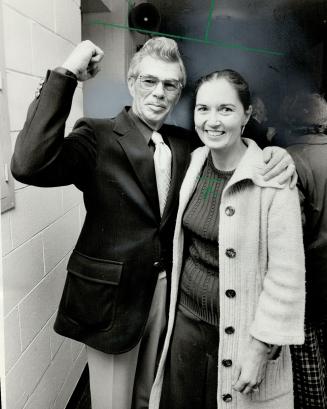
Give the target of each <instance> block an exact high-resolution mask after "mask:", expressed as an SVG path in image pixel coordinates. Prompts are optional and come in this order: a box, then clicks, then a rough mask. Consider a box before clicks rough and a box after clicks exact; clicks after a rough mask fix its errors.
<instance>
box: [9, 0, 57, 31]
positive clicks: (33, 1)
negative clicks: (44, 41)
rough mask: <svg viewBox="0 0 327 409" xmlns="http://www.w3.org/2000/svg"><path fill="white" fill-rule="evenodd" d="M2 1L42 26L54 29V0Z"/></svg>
mask: <svg viewBox="0 0 327 409" xmlns="http://www.w3.org/2000/svg"><path fill="white" fill-rule="evenodd" d="M3 2H4V3H5V4H7V5H9V6H11V7H13V8H15V9H16V10H17V11H19V12H20V13H22V14H24V15H25V16H28V17H30V18H31V19H32V20H35V21H37V22H39V23H40V24H42V25H43V26H45V27H47V28H50V29H52V30H53V29H54V20H55V19H54V0H24V1H22V0H4V1H3Z"/></svg>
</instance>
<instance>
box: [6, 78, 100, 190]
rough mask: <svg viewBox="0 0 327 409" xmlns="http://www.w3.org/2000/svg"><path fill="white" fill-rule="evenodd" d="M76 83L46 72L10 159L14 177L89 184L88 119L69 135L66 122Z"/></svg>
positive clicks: (92, 151)
mask: <svg viewBox="0 0 327 409" xmlns="http://www.w3.org/2000/svg"><path fill="white" fill-rule="evenodd" d="M76 84H77V82H76V81H75V80H74V79H72V78H70V77H66V76H64V75H62V74H59V73H57V72H55V71H49V72H48V74H47V77H46V81H45V83H44V84H43V87H42V90H41V93H40V95H39V97H37V98H36V99H35V100H34V101H33V102H32V104H31V105H30V107H29V110H28V113H27V119H26V121H25V124H24V127H23V129H22V131H21V132H20V133H19V135H18V137H17V141H16V145H15V150H14V154H13V157H12V161H11V170H12V174H13V176H14V177H15V178H16V179H17V180H19V181H21V182H22V183H27V184H31V185H36V186H49V187H50V186H60V185H68V184H71V183H74V184H75V185H76V186H77V187H79V188H80V189H83V186H85V184H87V183H88V179H89V178H90V174H91V173H92V169H93V168H94V165H95V158H96V139H95V135H94V131H93V127H92V121H91V120H90V119H82V120H79V121H78V122H77V123H76V124H75V126H74V129H73V131H72V132H71V133H70V134H69V136H68V137H66V138H65V137H64V133H65V123H66V120H67V117H68V115H69V113H70V109H71V104H72V99H73V95H74V91H75V88H76Z"/></svg>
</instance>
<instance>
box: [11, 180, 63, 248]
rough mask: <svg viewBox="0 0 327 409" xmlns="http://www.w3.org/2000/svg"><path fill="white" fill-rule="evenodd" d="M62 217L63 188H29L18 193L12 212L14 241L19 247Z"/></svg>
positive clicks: (15, 245)
mask: <svg viewBox="0 0 327 409" xmlns="http://www.w3.org/2000/svg"><path fill="white" fill-rule="evenodd" d="M61 215H62V197H61V188H60V187H58V188H38V187H33V186H29V187H27V188H25V189H20V190H17V191H16V207H15V209H14V210H13V211H12V212H11V220H12V222H11V225H12V240H13V245H14V247H17V246H19V245H20V244H22V243H24V241H26V240H28V239H29V238H30V237H32V236H33V235H35V234H36V233H38V232H40V231H41V230H43V229H44V228H45V227H47V226H49V225H50V224H51V223H53V222H54V221H55V220H57V219H58V218H59V217H60V216H61Z"/></svg>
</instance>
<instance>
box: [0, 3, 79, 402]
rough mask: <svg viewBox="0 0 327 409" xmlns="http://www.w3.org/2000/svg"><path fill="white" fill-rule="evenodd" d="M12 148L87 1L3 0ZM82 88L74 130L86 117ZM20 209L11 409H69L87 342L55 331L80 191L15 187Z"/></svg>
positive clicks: (13, 265) (10, 341) (8, 251)
mask: <svg viewBox="0 0 327 409" xmlns="http://www.w3.org/2000/svg"><path fill="white" fill-rule="evenodd" d="M2 3H3V20H4V40H5V59H6V67H7V84H8V100H9V115H10V129H11V137H12V144H13V145H14V143H15V139H16V136H17V134H18V132H19V130H20V129H21V128H22V125H23V123H24V119H25V116H26V111H27V107H28V105H29V103H30V102H31V100H32V99H33V96H34V93H35V90H36V87H37V85H38V83H39V81H40V79H41V78H42V77H44V75H45V73H46V70H47V69H48V68H54V67H56V66H58V65H60V64H61V63H62V62H63V61H64V60H65V58H66V57H67V55H68V54H69V52H70V51H71V50H72V49H73V48H74V45H75V44H77V43H78V42H79V41H80V38H81V14H80V0H3V1H2ZM82 104H83V98H82V88H81V87H80V86H79V87H78V89H77V91H76V94H75V98H74V104H73V109H72V113H71V116H70V118H69V121H68V129H67V131H69V130H70V128H71V126H72V124H73V123H74V122H75V120H76V119H77V118H79V117H80V116H82V110H83V107H82ZM15 198H16V207H15V209H14V210H12V211H9V212H7V213H5V214H4V215H3V216H2V247H3V254H2V257H3V259H2V261H3V289H4V294H3V309H4V328H5V339H4V342H5V377H4V378H2V379H1V383H2V386H4V390H5V394H6V403H7V405H6V406H7V408H6V409H62V408H65V406H66V403H67V401H68V400H69V398H70V395H71V393H72V391H73V390H74V387H75V385H76V383H77V381H78V379H79V376H80V374H81V372H82V370H83V368H84V366H85V363H86V357H85V350H84V348H83V347H82V345H81V344H79V343H76V342H73V341H71V340H69V339H64V338H63V337H60V336H59V335H57V334H55V333H54V331H53V329H52V327H53V322H54V318H55V315H56V309H57V306H58V303H59V298H60V295H61V292H62V288H63V284H64V280H65V275H66V264H67V259H68V257H69V254H70V252H71V250H72V248H73V246H74V243H75V241H76V239H77V236H78V234H79V231H80V227H81V221H82V220H83V218H84V208H83V205H82V204H81V201H82V196H81V194H80V192H78V191H77V190H76V189H75V188H74V187H59V188H52V189H40V188H36V187H32V186H26V185H23V184H21V183H18V182H15Z"/></svg>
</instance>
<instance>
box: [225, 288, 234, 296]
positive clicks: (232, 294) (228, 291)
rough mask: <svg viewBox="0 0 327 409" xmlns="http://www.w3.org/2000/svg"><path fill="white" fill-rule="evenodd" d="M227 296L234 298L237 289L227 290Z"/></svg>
mask: <svg viewBox="0 0 327 409" xmlns="http://www.w3.org/2000/svg"><path fill="white" fill-rule="evenodd" d="M225 294H226V297H228V298H234V297H235V296H236V291H235V290H232V289H228V290H226V291H225Z"/></svg>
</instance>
